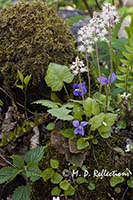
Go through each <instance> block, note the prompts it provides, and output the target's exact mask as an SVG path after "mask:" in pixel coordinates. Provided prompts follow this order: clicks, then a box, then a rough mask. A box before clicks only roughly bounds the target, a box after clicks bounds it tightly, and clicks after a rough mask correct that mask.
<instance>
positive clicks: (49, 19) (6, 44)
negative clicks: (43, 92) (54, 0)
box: [0, 2, 76, 91]
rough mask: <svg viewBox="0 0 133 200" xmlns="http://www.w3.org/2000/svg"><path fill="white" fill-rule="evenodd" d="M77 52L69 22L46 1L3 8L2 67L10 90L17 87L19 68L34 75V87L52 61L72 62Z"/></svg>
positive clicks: (0, 30) (0, 33)
mask: <svg viewBox="0 0 133 200" xmlns="http://www.w3.org/2000/svg"><path fill="white" fill-rule="evenodd" d="M75 55H76V53H75V41H74V38H73V36H72V34H71V32H70V31H69V29H68V27H67V26H66V24H65V22H64V21H63V20H62V19H61V18H60V17H59V16H58V15H57V14H56V12H55V11H54V10H53V8H49V7H47V5H46V4H44V3H43V2H34V3H33V2H32V3H17V4H16V5H14V6H11V7H9V8H7V9H3V10H1V11H0V67H1V71H2V75H3V77H4V87H5V89H6V90H8V91H11V90H12V89H13V88H14V87H15V82H16V80H17V70H18V69H19V70H21V72H22V73H23V74H24V75H27V74H32V82H31V85H32V86H34V85H37V84H38V83H39V82H40V81H41V80H43V78H44V76H45V72H46V70H47V66H48V64H49V63H50V62H55V63H59V64H66V65H68V63H71V62H72V60H73V58H74V57H75ZM38 87H39V86H38Z"/></svg>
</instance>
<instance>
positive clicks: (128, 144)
mask: <svg viewBox="0 0 133 200" xmlns="http://www.w3.org/2000/svg"><path fill="white" fill-rule="evenodd" d="M131 150H133V143H132V141H131V140H130V139H129V138H128V139H127V140H126V148H125V152H130V151H131Z"/></svg>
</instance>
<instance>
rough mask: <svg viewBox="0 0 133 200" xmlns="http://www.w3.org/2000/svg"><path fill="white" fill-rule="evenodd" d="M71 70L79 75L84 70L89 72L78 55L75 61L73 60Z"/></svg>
mask: <svg viewBox="0 0 133 200" xmlns="http://www.w3.org/2000/svg"><path fill="white" fill-rule="evenodd" d="M70 70H71V71H72V73H73V74H74V75H78V74H79V73H83V72H88V69H87V67H86V66H85V65H84V62H83V61H82V60H80V59H79V57H78V56H77V57H76V58H75V61H74V62H72V65H71V66H70Z"/></svg>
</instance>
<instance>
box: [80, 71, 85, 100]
mask: <svg viewBox="0 0 133 200" xmlns="http://www.w3.org/2000/svg"><path fill="white" fill-rule="evenodd" d="M79 82H80V85H81V93H82V100H83V101H84V100H85V98H84V94H83V88H82V80H81V75H80V73H79Z"/></svg>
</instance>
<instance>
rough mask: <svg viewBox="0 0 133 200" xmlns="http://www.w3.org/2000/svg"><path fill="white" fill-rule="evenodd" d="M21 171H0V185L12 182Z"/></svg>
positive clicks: (8, 168)
mask: <svg viewBox="0 0 133 200" xmlns="http://www.w3.org/2000/svg"><path fill="white" fill-rule="evenodd" d="M21 171H22V170H20V169H16V168H14V167H3V168H1V169H0V184H2V183H5V182H7V181H8V182H9V181H12V180H13V179H14V178H15V177H16V176H17V175H18V174H19V173H20V172H21Z"/></svg>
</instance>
